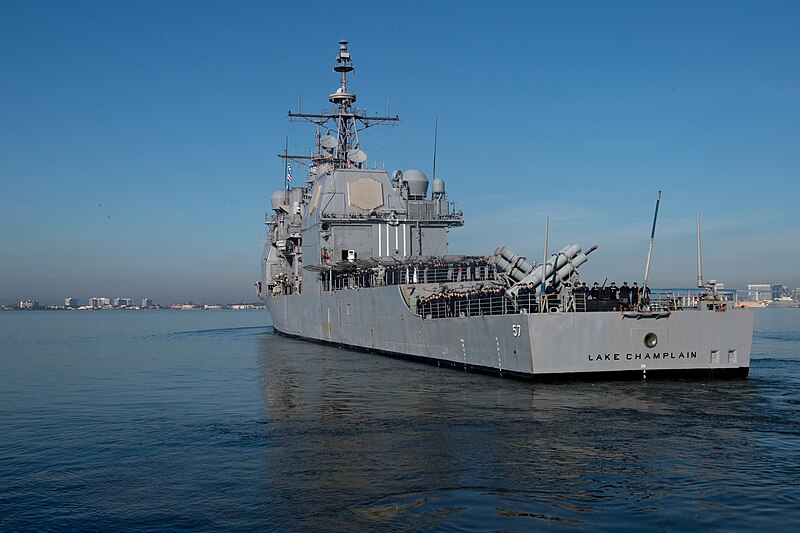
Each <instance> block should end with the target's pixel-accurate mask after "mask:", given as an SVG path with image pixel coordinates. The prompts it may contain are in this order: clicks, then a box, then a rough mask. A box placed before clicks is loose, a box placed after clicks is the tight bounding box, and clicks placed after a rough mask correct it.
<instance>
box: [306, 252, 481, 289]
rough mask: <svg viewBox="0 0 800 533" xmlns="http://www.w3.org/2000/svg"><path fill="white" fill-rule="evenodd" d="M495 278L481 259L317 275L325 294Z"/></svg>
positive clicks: (327, 272) (360, 269) (432, 262)
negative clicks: (378, 286)
mask: <svg viewBox="0 0 800 533" xmlns="http://www.w3.org/2000/svg"><path fill="white" fill-rule="evenodd" d="M494 278H495V270H494V268H493V267H490V266H489V265H488V263H487V262H486V261H485V260H483V259H476V260H470V261H460V262H455V263H444V262H442V261H427V262H415V263H407V264H403V265H386V266H384V267H383V268H353V269H348V270H327V271H323V272H321V273H320V279H321V281H322V283H323V287H324V288H325V289H326V290H327V289H330V290H342V289H358V288H364V287H374V286H377V285H400V284H407V283H448V282H453V283H457V282H464V281H488V280H492V279H494Z"/></svg>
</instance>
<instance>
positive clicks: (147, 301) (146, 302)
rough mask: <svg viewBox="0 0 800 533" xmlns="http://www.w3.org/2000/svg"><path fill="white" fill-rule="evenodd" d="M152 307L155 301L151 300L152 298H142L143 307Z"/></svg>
mask: <svg viewBox="0 0 800 533" xmlns="http://www.w3.org/2000/svg"><path fill="white" fill-rule="evenodd" d="M152 306H153V300H151V299H150V298H142V307H152Z"/></svg>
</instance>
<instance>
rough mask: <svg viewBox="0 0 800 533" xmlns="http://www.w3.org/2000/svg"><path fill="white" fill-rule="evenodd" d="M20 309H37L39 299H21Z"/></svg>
mask: <svg viewBox="0 0 800 533" xmlns="http://www.w3.org/2000/svg"><path fill="white" fill-rule="evenodd" d="M19 308H20V309H38V308H39V301H38V300H22V301H21V302H20V303H19Z"/></svg>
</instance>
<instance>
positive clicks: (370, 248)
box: [256, 41, 753, 378]
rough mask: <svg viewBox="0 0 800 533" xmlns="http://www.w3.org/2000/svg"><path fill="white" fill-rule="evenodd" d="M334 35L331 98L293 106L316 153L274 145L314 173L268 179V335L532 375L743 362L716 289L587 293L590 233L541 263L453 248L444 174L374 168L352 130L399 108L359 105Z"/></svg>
mask: <svg viewBox="0 0 800 533" xmlns="http://www.w3.org/2000/svg"><path fill="white" fill-rule="evenodd" d="M339 45H340V46H339V52H338V54H337V56H336V59H335V62H334V67H333V70H334V71H335V72H336V73H337V74H339V87H338V88H337V89H336V90H335V91H334V92H332V93H330V95H329V96H328V100H329V102H330V104H331V108H330V109H329V110H327V111H323V112H321V113H318V114H310V113H299V112H297V113H292V112H290V113H289V117H290V119H292V120H302V121H308V122H310V123H312V124H314V125H315V126H316V133H315V137H314V139H315V142H314V146H313V149H312V151H311V153H309V154H307V155H290V154H288V153H286V152H284V153H283V154H281V157H283V158H285V159H286V160H287V162H288V161H290V160H291V161H294V162H296V163H301V164H305V165H307V166H308V169H309V172H308V179H307V181H306V183H305V185H304V186H301V187H290V186H288V185H289V184H288V183H287V186H285V187H284V188H281V189H278V190H276V191H275V192H274V193H273V194H272V196H271V199H270V202H271V212H269V213H267V217H266V224H267V227H268V235H267V243H266V246H265V252H264V257H263V261H262V268H263V277H262V281H260V282H259V283H257V284H256V286H257V291H258V295H259V297H260V298H262V299H263V300H264V301H265V302H266V304H267V306H268V308H269V310H270V313H271V315H272V320H273V325H274V328H275V331H276V332H278V333H282V334H286V335H291V336H295V337H298V338H302V339H307V340H313V341H318V342H324V343H330V344H335V345H340V346H344V347H349V348H353V349H361V350H367V351H372V352H376V353H382V354H387V355H394V356H402V357H409V358H416V359H420V360H423V361H426V362H436V363H438V364H447V365H452V366H457V367H464V368H468V369H475V370H480V371H487V372H497V373H500V374H511V375H516V376H526V377H541V378H546V377H557V378H560V377H590V376H591V377H597V376H601V377H610V376H612V375H625V376H632V375H634V376H647V375H648V372H649V373H650V375H653V374H654V373H655V374H656V375H658V374H659V373H680V374H684V375H687V374H691V375H698V376H739V377H741V376H746V375H747V372H748V369H749V358H750V345H751V342H752V324H753V316H752V313H751V312H749V311H746V310H741V309H734V308H733V303H732V302H726V301H723V300H720V299H719V296H718V295H717V293H716V291H711V292H709V293H708V294H706V295H705V296H704V297H701V298H699V300H698V305H697V308H695V309H691V310H683V309H678V306H677V305H676V303H675V302H674V301H669V300H665V301H656V299H655V298H654V299H653V300H652V301H651V300H650V298H649V294H644V293H643V294H642V297H641V299H640V300H639V301H636V302H631V301H630V300H626V301H625V302H623V301H622V300H621V299H619V297H618V296H617V295H616V293H613V294H612V292H613V291H609V288H606V287H603V288H602V290H601V291H599V292H597V293H596V294H595V293H592V292H590V291H588V290H584V289H583V286H582V284H581V283H580V282H579V273H578V268H579V267H580V266H581V265H582V264H583V263H584V262H586V261H587V260H588V255H589V254H590V253H592V252H593V251H594V250H595V249H596V248H597V246H595V245H593V246H591V247H589V248H587V249H583V248H582V247H581V246H579V245H578V244H571V245H568V246H565V247H563V248H561V249H560V250H559V251H558V252H557V253H555V254H553V255H552V256H550V257H549V258H547V260H546V261H545V262H544V263H542V264H539V265H537V264H536V263H535V262H529V261H528V260H527V259H526V258H524V257H521V256H519V255H518V254H516V253H514V252H513V251H511V250H509V249H507V248H506V247H500V248H498V249H497V250H495V252H494V254H492V255H490V256H485V257H483V256H482V257H474V256H463V255H455V254H451V253H450V252H449V251H448V248H447V246H448V245H447V235H448V232H449V230H450V229H451V228H457V227H460V226H462V225H463V224H464V222H463V218H462V213H461V212H460V211H457V210H455V209H454V208H453V206H452V204H451V203H450V202H449V201H448V198H447V193H446V191H445V183H444V181H443V180H441V179H439V178H437V177H436V176H433V177H434V179H433V182H432V184H431V183H430V182H429V180H428V177H427V176H426V175H425V174H424V173H423V172H422V171H420V170H417V169H407V170H402V171H401V170H395V171H393V172H392V173H391V174H389V173H388V172H387V171H386V170H384V169H383V168H380V167H378V166H373V167H372V168H370V167H369V166H368V164H367V153H366V151H365V149H364V148H363V147H362V146H361V140H360V138H359V133H360V132H361V131H363V130H364V129H365V128H368V127H371V126H376V125H382V124H383V125H386V124H393V123H396V122H397V121H398V120H399V119H398V117H396V116H379V115H368V114H367V113H366V112H364V111H362V110H360V109H358V108H357V107H355V102H356V94H355V93H354V92H353V91H352V90H350V88H349V87H348V79H347V75H348V74H349V73H350V72H352V71H353V69H354V67H353V62H352V58H351V56H350V52H349V50H348V47H347V45H348V43H347V41H340V43H339ZM287 174H288V172H287ZM429 188H430V192H429Z"/></svg>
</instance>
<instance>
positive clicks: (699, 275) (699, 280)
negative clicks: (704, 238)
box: [697, 211, 703, 289]
mask: <svg viewBox="0 0 800 533" xmlns="http://www.w3.org/2000/svg"><path fill="white" fill-rule="evenodd" d="M697 287H698V288H700V289H702V288H703V256H702V255H701V254H700V211H698V212H697Z"/></svg>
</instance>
